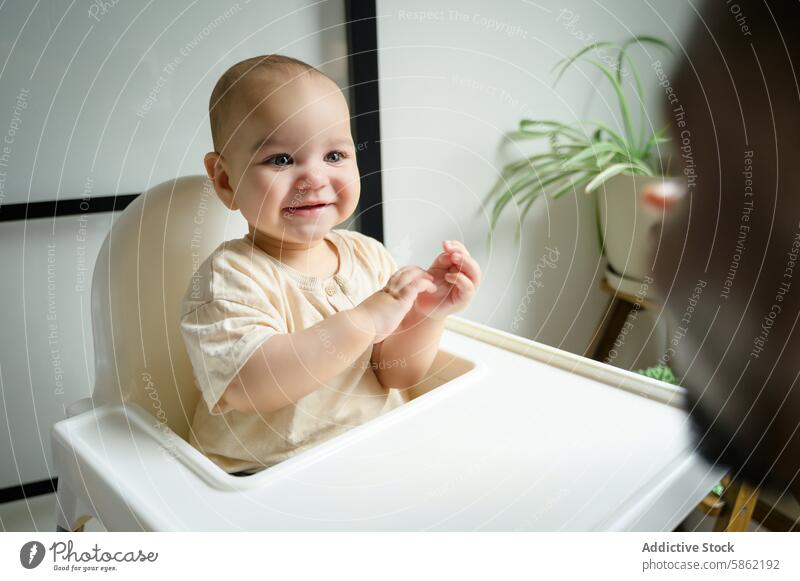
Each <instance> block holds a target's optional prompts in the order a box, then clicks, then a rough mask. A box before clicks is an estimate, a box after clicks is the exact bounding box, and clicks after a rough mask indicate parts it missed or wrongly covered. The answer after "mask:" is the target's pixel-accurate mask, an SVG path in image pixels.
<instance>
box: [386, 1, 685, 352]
mask: <svg viewBox="0 0 800 581" xmlns="http://www.w3.org/2000/svg"><path fill="white" fill-rule="evenodd" d="M378 14H379V29H378V42H379V46H380V47H381V51H380V53H379V67H380V75H381V85H380V89H381V92H380V98H381V135H382V139H383V143H382V155H383V168H384V173H383V184H384V186H383V187H384V202H385V206H384V220H385V222H386V242H387V245H388V246H389V248H390V250H392V251H393V253H394V254H395V255H397V257H398V258H399V259H400V260H401V261H403V262H411V263H419V264H427V263H428V262H429V261H430V260H431V259H432V258H433V257H434V256H435V254H436V253H437V252H438V251H439V249H440V241H441V240H442V239H445V238H458V239H461V240H463V241H465V242H466V244H467V246H468V247H469V249H470V250H471V252H472V254H473V255H474V256H475V258H476V259H477V260H478V262H479V263H480V264H481V267H482V269H483V274H484V282H483V285H482V287H481V289H480V292H479V293H478V296H477V297H476V299H475V301H474V302H473V304H472V305H471V306H470V307H469V309H468V310H467V311H466V312H465V313H464V316H466V317H468V318H470V319H473V320H476V321H479V322H482V323H485V324H488V325H491V326H494V327H498V328H500V329H504V330H507V331H512V332H515V333H518V334H521V335H525V336H528V337H531V338H534V339H537V340H539V341H543V342H545V343H548V344H551V345H555V346H558V347H561V348H564V349H567V350H569V351H573V352H575V353H580V354H583V353H584V350H585V349H586V348H587V346H588V345H589V342H590V340H591V337H592V334H593V333H594V331H595V328H596V325H597V323H598V320H599V317H600V316H601V313H602V311H603V310H604V308H605V306H606V304H607V302H608V300H609V297H608V296H607V295H606V294H604V293H603V292H602V291H600V290H599V289H598V283H599V281H600V278H601V276H602V273H603V271H604V268H605V264H604V262H603V261H602V260H601V259H600V256H599V253H598V249H597V244H596V242H595V240H596V234H595V226H594V214H593V207H592V205H591V204H590V203H589V202H590V200H589V199H588V198H587V197H586V196H583V195H579V196H565V197H564V198H561V199H560V200H558V201H556V202H549V203H548V202H547V201H546V200H544V199H543V200H540V201H539V202H537V203H536V204H535V205H534V206H533V208H532V211H531V213H530V214H529V215H528V217H527V218H526V219H525V221H524V224H523V235H522V238H521V243H520V244H519V245H517V244H516V243H515V241H514V231H515V228H516V224H517V223H518V221H519V220H518V216H515V215H512V212H507V213H506V215H505V216H504V217H503V218H502V219H501V221H500V227H499V229H498V231H497V235H496V237H495V239H494V244H493V247H492V248H491V249H489V248H487V246H486V244H485V240H486V235H487V231H488V215H487V214H486V213H481V212H480V203H481V200H483V199H484V197H485V195H486V193H487V192H488V191H489V190H490V188H491V186H492V185H493V184H494V182H495V180H496V179H497V176H498V172H499V170H500V169H501V168H502V166H503V165H505V164H506V163H508V162H509V161H511V160H514V159H516V158H518V157H520V156H521V153H522V150H520V149H516V148H515V147H513V146H507V147H504V148H501V147H500V144H501V140H502V136H503V134H504V133H505V132H507V131H510V130H514V129H516V127H517V124H518V122H519V120H520V119H521V118H523V117H528V118H539V119H557V120H561V121H564V122H574V121H577V120H581V119H586V118H600V119H603V120H606V121H612V122H613V115H612V112H613V111H615V110H614V109H613V107H614V104H613V102H612V101H611V100H610V95H608V94H607V93H605V92H604V91H602V90H601V91H598V89H597V86H599V84H598V82H599V79H598V75H596V74H589V75H584V74H582V73H580V72H579V71H573V72H571V73H570V74H568V75H567V76H566V77H565V78H564V79H563V80H562V82H561V83H560V84H559V85H558V89H557V90H553V88H552V82H553V80H554V76H553V75H552V74H551V73H550V70H551V68H552V67H553V65H554V64H555V63H556V62H557V61H558V60H559V59H561V58H564V57H565V56H569V55H572V54H573V53H575V52H577V51H578V50H579V49H581V48H582V47H583V46H585V45H586V44H587V43H591V42H595V41H598V40H611V41H616V42H618V41H621V40H624V39H625V38H627V37H628V36H630V35H631V34H656V35H659V36H661V37H663V38H665V39H666V40H669V41H671V42H673V43H675V44H678V41H679V39H680V38H681V37H682V36H684V35H685V33H686V30H687V25H688V23H689V21H690V19H691V17H692V16H693V12H692V10H691V9H690V8H689V7H688V5H687V4H686V3H685V2H674V3H673V2H660V3H658V4H657V5H656V4H653V3H648V2H638V1H636V2H634V1H630V0H606V1H605V2H603V3H595V2H589V1H586V0H584V1H578V0H566V1H564V0H559V1H555V0H540V1H537V2H493V3H486V2H480V1H477V0H468V1H459V2H456V1H454V0H434V1H430V0H429V1H424V2H423V1H421V0H409V1H405V2H402V3H398V2H390V1H386V0H380V1H379V2H378ZM673 31H674V32H675V35H673ZM661 56H662V57H663V55H661ZM663 60H664V61H665V62H667V61H669V60H670V59H669V58H663ZM648 68H649V61H646V62H645V65H644V67H643V72H648ZM650 77H652V75H651V76H650ZM650 77H648V91H649V92H650V93H651V94H653V95H654V96H658V94H659V92H658V91H657V90H656V89H657V87H656V86H655V84H654V82H653V79H652V78H650ZM592 99H593V100H592ZM657 124H659V123H658V122H657ZM548 248H550V249H553V252H552V257H553V260H552V261H546V260H544V259H543V257H548V255H549V254H550V251H548V250H547V249H548ZM556 255H557V260H555V257H556ZM531 280H535V281H536V282H537V283H541V286H540V287H538V286H534V285H531V286H530V287H529V282H530V281H531ZM529 288H530V289H532V292H531V291H528V290H527V289H529ZM526 294H527V295H528V296H529V297H530V305H529V306H527V305H525V304H524V303H523V301H524V299H525V297H526ZM523 309H525V310H526V311H525V312H523V311H522V310H523ZM515 317H520V318H521V319H522V320H521V322H520V321H519V320H517V322H516V324H515V323H514V321H515ZM651 326H652V322H651V324H648V323H647V317H644V316H642V317H640V318H639V322H638V323H637V326H636V329H635V330H634V331H633V332H632V333H631V334H630V335H629V336H628V337H627V339H626V341H627V343H628V346H636V348H635V349H634V350H633V351H630V350H626V352H625V353H623V354H622V355H621V356H620V357H619V359H618V360H617V361H615V364H620V365H624V366H627V365H631V364H632V362H633V359H634V358H635V356H636V352H638V351H639V347H640V346H639V345H637V343H641V342H642V341H644V339H645V338H646V337H647V335H648V334H649V332H650V328H649V327H651ZM657 335H659V334H657ZM660 335H663V334H660ZM659 338H661V337H659ZM662 340H663V339H662ZM650 351H651V352H650V353H649V354H644V355H643V357H642V358H641V361H640V362H639V365H644V364H647V363H654V359H655V358H656V357H657V356H658V355H657V349H656V351H655V352H653V349H650ZM650 357H652V358H653V359H650V360H649V361H648V360H647V359H648V358H650Z"/></svg>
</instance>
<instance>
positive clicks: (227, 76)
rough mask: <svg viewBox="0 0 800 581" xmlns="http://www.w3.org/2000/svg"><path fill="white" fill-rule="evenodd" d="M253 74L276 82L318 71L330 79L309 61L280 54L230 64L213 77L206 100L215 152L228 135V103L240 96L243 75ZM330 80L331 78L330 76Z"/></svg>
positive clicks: (317, 72)
mask: <svg viewBox="0 0 800 581" xmlns="http://www.w3.org/2000/svg"><path fill="white" fill-rule="evenodd" d="M254 74H260V75H262V76H265V78H266V80H268V81H271V82H274V83H276V84H278V85H280V84H282V83H284V82H287V81H288V80H290V79H292V78H297V77H300V76H303V75H320V76H322V77H325V78H327V79H330V77H328V75H326V74H325V73H323V72H321V71H320V70H319V69H316V68H314V67H312V66H311V65H310V64H308V63H305V62H303V61H301V60H298V59H296V58H292V57H290V56H285V55H280V54H267V55H260V56H255V57H251V58H248V59H245V60H243V61H240V62H238V63H236V64H235V65H233V66H231V67H230V68H229V69H228V70H227V71H225V72H224V73H223V74H222V76H221V77H220V78H219V80H218V81H217V84H216V85H215V86H214V90H213V91H211V99H210V100H209V103H208V115H209V118H210V121H211V139H212V141H213V143H214V151H216V152H217V153H222V150H223V148H225V146H226V143H227V141H228V139H230V135H231V128H230V127H228V124H229V123H230V122H231V121H233V120H232V119H230V111H231V110H232V106H233V104H234V103H235V101H236V99H237V97H239V96H240V92H241V89H242V87H243V86H244V85H245V82H244V81H245V79H246V78H248V77H250V76H253V75H254ZM330 80H331V81H332V82H333V80H332V79H330ZM334 83H335V82H334Z"/></svg>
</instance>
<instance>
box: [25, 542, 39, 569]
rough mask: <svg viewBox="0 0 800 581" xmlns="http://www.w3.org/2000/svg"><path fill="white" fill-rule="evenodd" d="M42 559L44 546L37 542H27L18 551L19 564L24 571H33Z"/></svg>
mask: <svg viewBox="0 0 800 581" xmlns="http://www.w3.org/2000/svg"><path fill="white" fill-rule="evenodd" d="M42 559H44V545H43V544H42V543H40V542H39V541H28V542H27V543H25V544H24V545H22V548H21V549H20V550H19V562H20V563H22V566H23V567H25V568H26V569H35V568H36V567H38V566H39V563H41V562H42Z"/></svg>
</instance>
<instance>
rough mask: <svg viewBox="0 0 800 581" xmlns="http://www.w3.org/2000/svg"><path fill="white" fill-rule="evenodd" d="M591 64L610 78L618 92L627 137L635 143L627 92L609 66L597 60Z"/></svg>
mask: <svg viewBox="0 0 800 581" xmlns="http://www.w3.org/2000/svg"><path fill="white" fill-rule="evenodd" d="M588 62H589V64H591V65H592V66H594V67H595V68H597V69H598V70H599V71H600V72H601V73H603V75H604V76H605V77H606V79H608V82H609V83H611V86H612V87H613V88H614V92H615V93H616V94H617V100H618V101H619V108H620V112H621V113H622V124H623V126H624V128H625V136H626V138H627V143H628V144H633V143H634V142H635V141H634V139H635V138H634V134H633V122H632V121H631V112H630V110H629V109H628V101H627V99H626V98H625V93H624V91H623V90H622V85H621V84H620V83H619V82H618V81H617V79H616V77H615V76H614V74H613V73H612V72H611V71H610V70H609V68H608V67H607V66H605V65H604V64H602V63H599V62H597V61H588Z"/></svg>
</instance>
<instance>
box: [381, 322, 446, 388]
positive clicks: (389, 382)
mask: <svg viewBox="0 0 800 581" xmlns="http://www.w3.org/2000/svg"><path fill="white" fill-rule="evenodd" d="M444 321H445V320H444V319H443V318H442V319H433V318H429V317H426V316H424V315H420V314H417V313H416V311H414V310H413V309H412V310H411V312H409V313H408V315H407V316H406V317H405V319H403V321H402V322H401V323H400V326H399V327H398V328H397V330H396V331H395V332H394V333H392V334H391V335H390V336H389V337H387V338H386V340H385V341H384V342H383V343H379V344H377V345H375V347H374V348H373V350H372V361H373V363H375V365H374V368H375V375H376V376H377V377H378V381H380V382H381V385H383V386H384V387H387V388H389V387H395V388H397V389H407V388H410V387H413V386H415V385H417V384H418V383H420V382H421V381H423V380H424V379H425V378H426V377H427V375H428V371H430V368H431V365H432V364H433V359H434V358H435V357H436V353H437V351H438V350H439V340H440V339H441V337H442V331H443V329H444Z"/></svg>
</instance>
